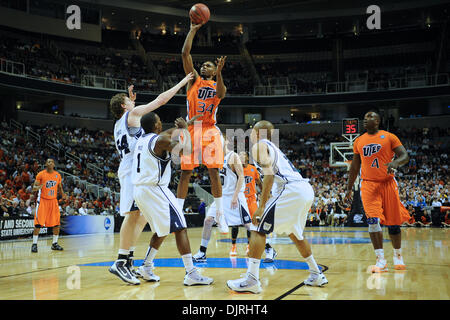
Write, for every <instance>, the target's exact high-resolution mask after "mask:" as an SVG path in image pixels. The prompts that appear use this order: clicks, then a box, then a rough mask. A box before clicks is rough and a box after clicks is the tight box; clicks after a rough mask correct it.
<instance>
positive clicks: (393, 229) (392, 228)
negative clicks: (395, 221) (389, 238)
mask: <svg viewBox="0 0 450 320" xmlns="http://www.w3.org/2000/svg"><path fill="white" fill-rule="evenodd" d="M388 232H389V234H392V235H396V234H399V233H400V232H401V230H400V226H388Z"/></svg>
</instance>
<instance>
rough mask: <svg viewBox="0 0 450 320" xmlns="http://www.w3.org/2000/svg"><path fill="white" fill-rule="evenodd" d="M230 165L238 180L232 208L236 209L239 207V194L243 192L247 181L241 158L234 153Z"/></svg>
mask: <svg viewBox="0 0 450 320" xmlns="http://www.w3.org/2000/svg"><path fill="white" fill-rule="evenodd" d="M230 165H231V168H232V169H233V171H234V172H235V173H236V176H237V178H238V179H237V182H236V189H235V190H234V193H233V197H232V199H231V208H232V209H235V208H237V206H238V195H239V192H240V191H241V189H242V186H243V185H244V181H245V176H244V167H243V166H242V162H241V159H239V156H238V155H237V154H236V153H234V152H233V154H232V156H231V159H230Z"/></svg>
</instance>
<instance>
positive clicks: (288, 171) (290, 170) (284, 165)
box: [254, 139, 309, 190]
mask: <svg viewBox="0 0 450 320" xmlns="http://www.w3.org/2000/svg"><path fill="white" fill-rule="evenodd" d="M259 142H263V143H265V144H267V146H268V148H267V149H268V150H269V155H270V158H271V159H272V161H273V162H272V163H273V164H272V168H273V172H274V178H275V179H274V185H276V189H277V190H280V189H281V187H283V186H284V185H285V184H286V183H288V182H294V181H308V180H309V179H303V177H302V175H301V174H300V172H299V171H298V170H297V169H296V168H295V167H294V165H293V164H292V162H291V161H290V160H289V159H288V158H287V157H286V155H285V154H284V153H283V152H282V151H281V150H280V149H279V148H278V147H277V146H276V145H274V144H273V143H272V142H270V141H269V140H267V139H262V140H260V141H259ZM254 163H255V166H256V167H257V168H258V169H259V170H260V172H264V171H263V170H262V168H261V166H260V165H259V164H258V162H257V161H254ZM272 190H274V189H272Z"/></svg>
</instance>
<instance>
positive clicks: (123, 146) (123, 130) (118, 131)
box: [114, 111, 144, 178]
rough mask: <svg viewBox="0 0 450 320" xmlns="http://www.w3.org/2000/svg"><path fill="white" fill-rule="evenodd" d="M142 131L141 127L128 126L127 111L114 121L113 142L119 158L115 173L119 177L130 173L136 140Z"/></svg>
mask: <svg viewBox="0 0 450 320" xmlns="http://www.w3.org/2000/svg"><path fill="white" fill-rule="evenodd" d="M143 133H144V130H143V129H142V128H141V127H139V128H133V127H132V128H130V127H128V111H127V112H125V113H124V114H123V115H122V117H121V118H120V119H119V120H117V121H116V123H115V125H114V142H115V144H116V149H117V152H119V154H120V159H121V160H120V165H119V170H118V173H117V175H118V177H119V178H122V177H124V176H125V175H128V174H130V171H131V165H132V162H133V153H134V149H135V147H136V142H137V141H138V139H139V137H140V136H141V135H142V134H143Z"/></svg>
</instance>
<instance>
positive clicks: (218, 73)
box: [216, 56, 227, 99]
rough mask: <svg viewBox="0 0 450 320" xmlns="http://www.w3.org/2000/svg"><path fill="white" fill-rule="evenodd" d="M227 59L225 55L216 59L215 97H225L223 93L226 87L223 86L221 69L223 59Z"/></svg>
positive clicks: (225, 91) (223, 63)
mask: <svg viewBox="0 0 450 320" xmlns="http://www.w3.org/2000/svg"><path fill="white" fill-rule="evenodd" d="M226 59H227V57H226V56H225V57H220V58H218V59H217V60H216V65H217V69H216V82H217V87H216V92H217V97H218V98H219V99H223V98H225V94H226V93H227V87H225V84H224V82H223V78H222V69H223V66H224V65H225V60H226Z"/></svg>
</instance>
